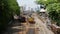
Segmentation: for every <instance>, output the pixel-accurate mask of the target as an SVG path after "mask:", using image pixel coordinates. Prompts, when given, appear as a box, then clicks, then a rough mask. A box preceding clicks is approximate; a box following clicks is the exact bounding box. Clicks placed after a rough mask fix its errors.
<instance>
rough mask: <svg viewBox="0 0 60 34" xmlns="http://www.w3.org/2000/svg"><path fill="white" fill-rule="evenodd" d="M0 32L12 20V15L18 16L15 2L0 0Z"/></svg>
mask: <svg viewBox="0 0 60 34" xmlns="http://www.w3.org/2000/svg"><path fill="white" fill-rule="evenodd" d="M0 9H1V10H0V31H1V30H4V29H5V27H7V25H8V23H9V22H10V20H12V19H13V13H15V14H17V15H19V13H20V8H19V6H18V4H17V2H16V0H0Z"/></svg>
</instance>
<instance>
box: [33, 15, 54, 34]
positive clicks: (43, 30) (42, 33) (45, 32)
mask: <svg viewBox="0 0 60 34" xmlns="http://www.w3.org/2000/svg"><path fill="white" fill-rule="evenodd" d="M33 17H34V19H35V22H36V23H35V27H37V28H38V34H54V33H53V32H52V31H51V30H49V29H48V28H47V26H46V24H45V23H43V22H42V21H41V20H40V19H39V18H38V15H37V14H34V15H33Z"/></svg>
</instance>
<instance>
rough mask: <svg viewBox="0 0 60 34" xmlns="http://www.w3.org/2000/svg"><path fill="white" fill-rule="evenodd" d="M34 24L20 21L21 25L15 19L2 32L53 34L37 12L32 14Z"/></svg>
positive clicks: (8, 33)
mask: <svg viewBox="0 0 60 34" xmlns="http://www.w3.org/2000/svg"><path fill="white" fill-rule="evenodd" d="M32 17H33V18H34V21H35V24H29V23H28V21H27V22H26V23H22V25H21V24H20V23H19V22H18V21H15V22H13V24H12V26H11V27H8V28H7V31H6V32H5V33H4V34H54V33H53V32H52V31H51V30H49V29H48V28H47V26H46V24H44V23H43V22H42V21H41V20H40V19H39V18H38V15H37V14H32Z"/></svg>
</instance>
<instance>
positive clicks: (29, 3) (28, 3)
mask: <svg viewBox="0 0 60 34" xmlns="http://www.w3.org/2000/svg"><path fill="white" fill-rule="evenodd" d="M35 1H36V0H17V2H18V4H19V6H23V7H25V8H26V9H25V10H30V9H31V8H33V10H38V9H40V5H37V4H36V3H35Z"/></svg>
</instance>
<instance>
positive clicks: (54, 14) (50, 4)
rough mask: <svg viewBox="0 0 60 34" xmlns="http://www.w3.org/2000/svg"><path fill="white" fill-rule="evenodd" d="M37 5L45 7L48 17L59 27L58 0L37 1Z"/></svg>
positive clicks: (59, 10) (59, 12) (59, 8)
mask: <svg viewBox="0 0 60 34" xmlns="http://www.w3.org/2000/svg"><path fill="white" fill-rule="evenodd" d="M38 4H43V5H45V6H46V9H47V12H48V14H49V17H50V18H51V19H52V20H54V21H56V22H57V25H60V2H59V0H46V1H44V0H39V1H38Z"/></svg>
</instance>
